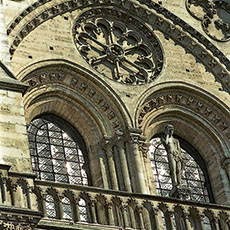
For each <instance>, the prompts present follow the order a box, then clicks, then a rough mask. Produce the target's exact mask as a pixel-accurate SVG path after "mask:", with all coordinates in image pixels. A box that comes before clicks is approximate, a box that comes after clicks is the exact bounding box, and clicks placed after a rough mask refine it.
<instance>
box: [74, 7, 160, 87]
mask: <svg viewBox="0 0 230 230" xmlns="http://www.w3.org/2000/svg"><path fill="white" fill-rule="evenodd" d="M73 35H74V39H75V44H76V46H77V48H78V50H79V52H80V53H81V55H82V56H83V57H84V59H85V60H86V61H87V62H88V63H89V64H90V65H91V66H92V67H93V68H95V69H96V70H97V71H98V72H99V73H101V74H102V75H104V76H105V77H108V78H110V79H113V80H116V81H118V82H121V83H126V84H138V85H139V84H145V83H148V82H151V81H153V80H154V78H156V77H157V76H158V75H159V74H160V72H161V70H162V67H163V52H162V49H161V46H160V44H159V42H158V39H157V38H156V36H155V35H154V34H153V32H152V31H151V30H150V29H149V28H147V27H146V26H145V25H144V24H142V23H140V22H139V21H138V20H136V19H135V18H133V17H131V16H128V15H127V14H125V13H123V12H121V11H116V10H115V9H103V10H102V9H98V8H97V9H94V10H91V11H87V12H85V13H84V14H83V15H81V16H80V17H79V18H78V19H77V20H76V22H75V25H74V30H73Z"/></svg>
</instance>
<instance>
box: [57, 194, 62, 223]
mask: <svg viewBox="0 0 230 230" xmlns="http://www.w3.org/2000/svg"><path fill="white" fill-rule="evenodd" d="M63 198H64V196H63V195H60V196H58V197H57V200H56V202H57V204H58V217H59V219H61V220H62V219H64V211H63V204H62V200H63Z"/></svg>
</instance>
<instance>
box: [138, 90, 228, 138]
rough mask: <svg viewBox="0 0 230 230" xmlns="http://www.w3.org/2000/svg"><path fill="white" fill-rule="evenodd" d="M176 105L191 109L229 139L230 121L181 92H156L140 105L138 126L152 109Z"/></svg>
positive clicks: (206, 105) (202, 102) (207, 105)
mask: <svg viewBox="0 0 230 230" xmlns="http://www.w3.org/2000/svg"><path fill="white" fill-rule="evenodd" d="M165 105H178V106H183V107H186V108H189V109H191V110H192V111H194V113H198V114H200V115H201V116H203V117H204V118H205V119H206V120H208V121H209V122H210V123H212V124H213V125H214V126H215V127H216V128H217V129H218V130H220V132H223V134H224V135H225V136H226V138H228V139H230V123H229V122H228V120H227V119H226V118H224V117H222V115H221V114H220V113H219V111H217V110H216V109H213V108H211V107H210V105H209V104H207V103H206V102H204V101H202V100H200V99H198V98H196V97H194V96H189V95H186V94H182V93H165V94H158V95H156V96H154V97H152V98H151V99H149V100H148V101H147V102H145V103H144V105H143V106H142V107H141V109H140V112H139V115H138V124H139V127H140V128H141V127H142V124H143V121H144V119H145V117H146V116H147V115H148V114H150V113H151V112H153V111H156V110H158V109H159V108H160V107H161V106H165Z"/></svg>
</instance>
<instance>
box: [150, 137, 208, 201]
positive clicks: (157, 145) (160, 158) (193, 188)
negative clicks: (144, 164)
mask: <svg viewBox="0 0 230 230" xmlns="http://www.w3.org/2000/svg"><path fill="white" fill-rule="evenodd" d="M150 144H151V145H150V147H149V154H150V161H151V166H152V170H153V174H154V178H155V182H156V189H157V192H158V194H159V195H161V196H169V193H170V191H171V189H172V180H171V177H170V169H169V163H168V158H167V152H166V150H165V148H164V146H163V144H161V139H160V138H153V139H152V140H151V141H150ZM182 156H183V162H184V171H183V172H182V185H185V186H188V187H189V188H190V199H191V200H195V201H202V202H209V196H208V191H207V188H206V187H205V177H204V174H203V171H202V170H201V168H200V166H199V165H198V164H197V163H196V161H195V160H194V159H193V158H192V157H191V156H190V154H189V153H188V152H187V151H186V150H184V149H182Z"/></svg>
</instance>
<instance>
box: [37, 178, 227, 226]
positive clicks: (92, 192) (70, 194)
mask: <svg viewBox="0 0 230 230" xmlns="http://www.w3.org/2000/svg"><path fill="white" fill-rule="evenodd" d="M33 192H34V194H36V196H37V201H38V207H39V211H42V212H43V213H44V215H45V217H46V218H45V219H47V220H52V219H55V221H57V219H59V220H65V221H71V222H72V223H73V224H74V223H76V224H81V223H82V224H83V225H84V224H86V223H87V224H88V225H93V226H94V228H93V229H100V226H103V228H104V227H105V226H107V227H106V229H110V228H115V229H142V230H144V229H146V230H152V229H154V230H155V229H156V230H163V229H167V230H174V229H175V230H193V229H197V230H209V229H210V230H229V229H230V217H229V214H230V207H227V206H222V205H216V204H210V203H200V202H193V201H182V200H179V199H173V198H170V197H159V196H152V195H142V194H133V193H128V192H119V191H113V190H105V189H100V188H95V187H87V186H78V185H70V184H63V183H55V182H47V181H38V180H36V181H35V189H34V191H33ZM95 226H96V227H95ZM83 229H84V228H83Z"/></svg>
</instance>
